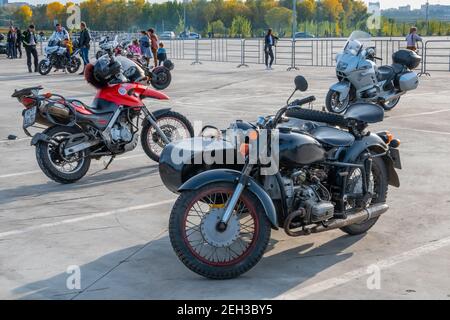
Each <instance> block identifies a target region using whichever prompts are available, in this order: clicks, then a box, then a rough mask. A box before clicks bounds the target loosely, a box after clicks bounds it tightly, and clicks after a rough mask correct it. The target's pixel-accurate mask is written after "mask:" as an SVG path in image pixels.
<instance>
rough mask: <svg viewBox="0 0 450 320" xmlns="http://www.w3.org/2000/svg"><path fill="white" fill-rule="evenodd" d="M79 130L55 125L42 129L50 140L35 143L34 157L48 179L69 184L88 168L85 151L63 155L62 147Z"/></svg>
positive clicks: (81, 175)
mask: <svg viewBox="0 0 450 320" xmlns="http://www.w3.org/2000/svg"><path fill="white" fill-rule="evenodd" d="M79 133H80V131H79V130H78V129H76V128H74V127H62V126H55V127H51V128H49V129H47V130H46V131H44V134H46V135H47V136H48V137H49V138H50V140H51V142H50V143H47V142H44V141H40V142H39V143H38V144H37V145H36V159H37V162H38V164H39V167H40V168H41V170H42V172H44V173H45V175H46V176H47V177H49V178H50V179H52V180H54V181H56V182H59V183H63V184H69V183H74V182H76V181H78V180H80V179H81V178H83V177H84V176H85V175H86V173H87V172H88V170H89V167H90V165H91V159H90V158H89V157H88V156H86V152H85V151H81V152H78V153H76V154H73V155H71V156H67V157H66V156H64V153H63V151H64V148H65V145H66V143H67V141H68V140H69V138H70V136H71V135H73V134H79Z"/></svg>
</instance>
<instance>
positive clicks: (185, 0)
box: [183, 0, 187, 33]
mask: <svg viewBox="0 0 450 320" xmlns="http://www.w3.org/2000/svg"><path fill="white" fill-rule="evenodd" d="M183 3H184V17H183V23H184V32H185V33H186V4H187V0H183Z"/></svg>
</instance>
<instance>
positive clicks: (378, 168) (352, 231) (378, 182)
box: [341, 157, 388, 235]
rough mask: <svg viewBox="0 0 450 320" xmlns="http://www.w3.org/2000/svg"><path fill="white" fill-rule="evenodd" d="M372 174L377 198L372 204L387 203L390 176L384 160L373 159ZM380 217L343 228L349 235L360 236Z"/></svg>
mask: <svg viewBox="0 0 450 320" xmlns="http://www.w3.org/2000/svg"><path fill="white" fill-rule="evenodd" d="M372 160H373V161H372V174H373V179H374V189H375V193H376V198H372V202H371V204H375V203H384V202H386V198H387V192H388V174H387V168H386V165H385V163H384V160H383V159H382V158H380V157H378V158H373V159H372ZM378 219H379V217H376V218H372V219H369V220H367V221H364V222H361V223H355V224H351V225H349V226H346V227H343V228H341V230H342V231H344V232H345V233H347V234H349V235H359V234H363V233H366V232H367V231H368V230H369V229H370V228H372V227H373V226H374V225H375V223H376V222H377V221H378Z"/></svg>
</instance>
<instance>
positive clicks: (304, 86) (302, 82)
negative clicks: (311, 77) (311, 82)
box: [294, 76, 308, 92]
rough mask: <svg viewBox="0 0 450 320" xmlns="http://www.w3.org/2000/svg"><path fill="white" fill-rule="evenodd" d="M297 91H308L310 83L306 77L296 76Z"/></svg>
mask: <svg viewBox="0 0 450 320" xmlns="http://www.w3.org/2000/svg"><path fill="white" fill-rule="evenodd" d="M294 83H295V89H296V90H298V91H302V92H305V91H306V90H308V81H306V79H305V77H303V76H296V77H295V80H294Z"/></svg>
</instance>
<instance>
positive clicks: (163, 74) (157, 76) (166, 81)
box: [150, 68, 172, 90]
mask: <svg viewBox="0 0 450 320" xmlns="http://www.w3.org/2000/svg"><path fill="white" fill-rule="evenodd" d="M171 82H172V74H171V73H170V71H169V70H168V69H166V68H157V70H155V71H153V72H152V79H151V80H150V83H151V84H152V86H153V87H154V88H155V89H156V90H164V89H166V88H167V87H169V85H170V83H171Z"/></svg>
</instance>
